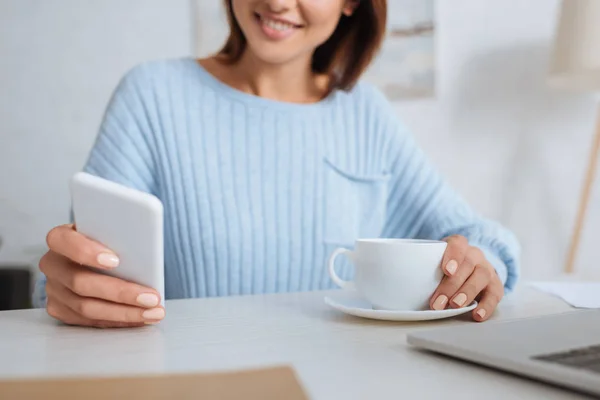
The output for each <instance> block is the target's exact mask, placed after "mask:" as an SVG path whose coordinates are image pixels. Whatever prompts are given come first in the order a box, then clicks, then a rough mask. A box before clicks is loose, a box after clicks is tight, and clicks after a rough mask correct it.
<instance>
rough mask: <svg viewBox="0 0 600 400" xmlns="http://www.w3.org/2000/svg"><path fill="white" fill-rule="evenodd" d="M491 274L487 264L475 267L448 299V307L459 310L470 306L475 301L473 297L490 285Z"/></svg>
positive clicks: (490, 268)
mask: <svg viewBox="0 0 600 400" xmlns="http://www.w3.org/2000/svg"><path fill="white" fill-rule="evenodd" d="M492 274H493V271H492V267H491V266H489V265H487V264H478V265H476V266H475V269H474V270H473V273H472V274H471V276H469V278H468V279H467V280H466V281H465V283H464V284H463V285H462V286H461V287H460V288H459V289H458V290H457V291H456V294H454V296H453V297H452V298H451V299H450V306H452V307H454V308H460V307H463V306H466V305H468V304H471V303H472V302H473V300H475V297H477V295H479V293H481V292H482V291H483V290H484V289H485V288H486V287H487V286H488V285H489V284H490V281H491V279H492V276H493V275H492Z"/></svg>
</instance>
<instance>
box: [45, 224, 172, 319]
mask: <svg viewBox="0 0 600 400" xmlns="http://www.w3.org/2000/svg"><path fill="white" fill-rule="evenodd" d="M46 241H47V243H48V247H49V248H50V251H48V253H46V254H45V255H44V256H43V257H42V259H41V260H40V270H41V271H42V272H43V273H44V275H45V276H46V296H47V303H46V309H47V311H48V314H49V315H50V316H52V317H54V318H56V319H58V320H59V321H62V322H64V323H65V324H69V325H83V326H93V327H98V328H110V327H133V326H143V325H145V324H152V323H157V322H159V321H160V320H162V319H163V318H164V316H165V310H164V308H163V307H162V306H161V305H160V296H159V294H158V292H157V291H156V290H154V289H150V288H146V287H143V286H140V285H138V284H135V283H131V282H128V281H125V280H122V279H118V278H115V277H112V276H108V275H104V274H100V273H97V272H95V271H94V270H93V268H97V269H100V270H111V269H113V268H118V264H119V259H118V257H117V255H116V254H115V253H113V252H112V251H110V250H108V249H106V248H105V247H104V246H102V245H101V244H99V243H97V242H95V241H93V240H91V239H89V238H87V237H85V236H84V235H82V234H80V233H79V232H77V231H76V230H75V229H74V227H73V225H62V226H58V227H56V228H54V229H52V230H51V231H50V232H49V233H48V236H47V238H46ZM88 267H92V268H88Z"/></svg>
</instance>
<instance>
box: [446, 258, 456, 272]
mask: <svg viewBox="0 0 600 400" xmlns="http://www.w3.org/2000/svg"><path fill="white" fill-rule="evenodd" d="M457 269H458V263H457V262H456V260H450V261H448V264H446V271H448V273H449V274H450V275H454V273H455V272H456V270H457Z"/></svg>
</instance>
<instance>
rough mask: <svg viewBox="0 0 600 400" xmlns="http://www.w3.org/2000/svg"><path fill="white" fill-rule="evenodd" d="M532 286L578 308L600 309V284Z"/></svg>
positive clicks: (541, 283)
mask: <svg viewBox="0 0 600 400" xmlns="http://www.w3.org/2000/svg"><path fill="white" fill-rule="evenodd" d="M531 286H533V287H534V288H536V289H538V290H541V291H543V292H546V293H550V294H553V295H555V296H558V297H560V298H562V299H563V300H564V301H566V302H567V303H569V304H570V305H572V306H573V307H577V308H600V282H536V283H532V284H531Z"/></svg>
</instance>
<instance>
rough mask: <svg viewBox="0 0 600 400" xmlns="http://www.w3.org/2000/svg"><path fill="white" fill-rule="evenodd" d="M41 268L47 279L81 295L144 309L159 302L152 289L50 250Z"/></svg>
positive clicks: (41, 263)
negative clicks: (84, 265) (94, 269)
mask: <svg viewBox="0 0 600 400" xmlns="http://www.w3.org/2000/svg"><path fill="white" fill-rule="evenodd" d="M40 270H41V271H42V272H43V273H44V274H45V275H46V276H48V277H49V279H50V280H55V281H57V282H59V283H60V284H61V285H63V286H65V287H66V288H68V289H69V290H70V291H72V292H73V293H75V294H77V295H78V296H81V297H90V298H96V299H101V300H106V301H109V302H112V303H119V304H123V305H132V306H136V307H143V308H154V307H157V306H158V305H159V304H160V300H161V299H160V295H159V294H158V292H157V291H156V290H154V289H151V288H147V287H144V286H141V285H138V284H136V283H132V282H128V281H125V280H122V279H119V278H115V277H112V276H108V275H104V274H100V273H98V272H95V271H93V270H91V269H89V268H86V267H82V266H79V265H75V264H73V263H72V262H70V261H69V260H67V259H66V258H65V257H63V256H61V255H59V254H56V253H53V252H49V253H48V254H46V255H45V256H44V257H43V258H42V261H41V262H40Z"/></svg>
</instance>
